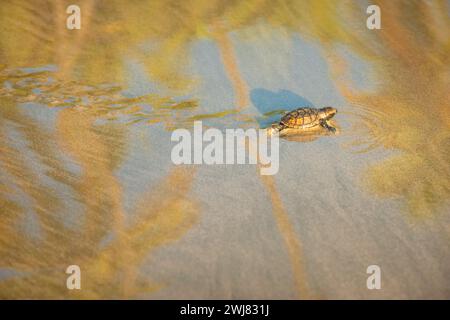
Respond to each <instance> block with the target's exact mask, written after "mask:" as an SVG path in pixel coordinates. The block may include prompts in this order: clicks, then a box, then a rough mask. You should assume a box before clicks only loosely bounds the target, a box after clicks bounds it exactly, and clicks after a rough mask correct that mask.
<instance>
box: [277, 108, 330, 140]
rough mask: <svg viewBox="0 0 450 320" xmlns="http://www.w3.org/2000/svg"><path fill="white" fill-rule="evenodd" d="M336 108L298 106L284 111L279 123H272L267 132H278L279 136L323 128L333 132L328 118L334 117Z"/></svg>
mask: <svg viewBox="0 0 450 320" xmlns="http://www.w3.org/2000/svg"><path fill="white" fill-rule="evenodd" d="M336 113H337V110H336V109H335V108H332V107H325V108H320V109H316V108H308V107H305V108H298V109H296V110H293V111H290V112H288V113H286V114H285V115H284V116H283V117H282V118H281V120H280V122H279V123H276V124H273V125H272V126H271V127H270V128H269V129H268V130H269V134H273V133H274V132H278V134H279V135H280V136H284V135H288V134H301V133H302V132H306V131H312V130H317V129H321V128H325V129H326V130H328V131H329V132H332V133H335V132H336V128H335V127H333V126H331V124H330V123H329V120H330V119H331V118H333V117H334V115H335V114H336Z"/></svg>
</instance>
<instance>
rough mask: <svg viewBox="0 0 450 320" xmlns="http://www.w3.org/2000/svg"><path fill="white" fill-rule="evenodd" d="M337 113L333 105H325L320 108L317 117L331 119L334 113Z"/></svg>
mask: <svg viewBox="0 0 450 320" xmlns="http://www.w3.org/2000/svg"><path fill="white" fill-rule="evenodd" d="M336 113H337V110H336V109H335V108H333V107H325V108H322V109H320V111H319V117H320V118H321V119H326V120H327V119H331V118H333V117H334V115H335V114H336Z"/></svg>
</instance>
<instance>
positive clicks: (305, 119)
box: [280, 108, 320, 129]
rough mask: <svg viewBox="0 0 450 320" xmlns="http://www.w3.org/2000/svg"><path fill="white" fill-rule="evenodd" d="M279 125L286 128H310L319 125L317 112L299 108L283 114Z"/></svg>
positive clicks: (311, 109)
mask: <svg viewBox="0 0 450 320" xmlns="http://www.w3.org/2000/svg"><path fill="white" fill-rule="evenodd" d="M280 123H281V124H282V125H284V126H286V127H287V128H294V129H300V128H310V127H315V126H317V125H319V124H320V119H319V112H318V110H317V109H313V108H299V109H296V110H294V111H291V112H289V113H287V114H285V115H284V116H283V117H282V118H281V121H280Z"/></svg>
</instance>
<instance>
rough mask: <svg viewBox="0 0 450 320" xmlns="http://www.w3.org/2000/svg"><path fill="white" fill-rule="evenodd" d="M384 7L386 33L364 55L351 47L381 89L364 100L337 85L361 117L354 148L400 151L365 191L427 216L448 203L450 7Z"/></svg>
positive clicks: (381, 165)
mask: <svg viewBox="0 0 450 320" xmlns="http://www.w3.org/2000/svg"><path fill="white" fill-rule="evenodd" d="M381 5H382V6H383V8H385V9H384V11H383V30H382V31H380V32H379V33H375V36H374V37H373V38H372V39H371V41H367V46H366V47H364V48H360V47H358V46H353V45H352V43H351V42H350V43H349V47H350V48H351V49H354V50H355V52H357V53H359V54H360V55H362V56H364V57H366V58H367V59H368V61H369V62H370V63H371V64H372V67H373V68H374V70H375V72H376V75H377V78H378V79H379V86H378V88H377V89H376V90H375V92H370V93H364V92H357V91H355V90H353V89H351V84H349V83H346V82H345V81H340V82H338V83H339V87H340V90H341V93H342V94H343V95H344V96H345V97H346V99H347V100H348V101H349V102H350V103H353V104H354V108H355V110H356V113H357V114H358V116H357V118H356V119H355V120H356V121H355V122H354V127H353V130H354V132H355V136H359V138H358V139H357V140H356V141H355V144H356V145H359V148H363V149H360V150H363V151H370V150H373V149H375V148H384V149H387V150H392V151H394V152H395V154H394V155H392V156H391V157H389V158H388V159H386V160H382V161H379V162H378V163H375V164H373V165H370V166H369V168H368V169H367V172H366V173H365V178H364V180H365V181H367V182H366V183H367V187H368V188H369V189H370V190H371V191H373V192H374V193H375V194H377V195H379V196H382V197H392V198H399V199H404V200H405V201H406V205H407V209H408V211H409V212H411V213H413V214H414V215H416V216H430V215H431V214H433V213H436V212H438V211H439V209H440V208H441V205H442V204H446V203H447V204H448V199H449V197H450V91H449V90H448V89H449V88H450V19H449V17H448V2H445V1H436V2H433V4H431V3H427V2H423V1H420V2H411V3H409V2H408V3H407V2H392V1H385V2H381ZM341 62H342V61H341ZM337 73H339V72H337Z"/></svg>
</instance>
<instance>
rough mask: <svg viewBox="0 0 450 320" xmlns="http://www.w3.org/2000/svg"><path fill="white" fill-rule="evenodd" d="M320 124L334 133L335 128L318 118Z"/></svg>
mask: <svg viewBox="0 0 450 320" xmlns="http://www.w3.org/2000/svg"><path fill="white" fill-rule="evenodd" d="M320 125H321V126H322V127H324V128H325V129H327V130H328V131H330V132H332V133H336V128H335V127H332V126H330V125H329V123H328V122H327V121H326V120H320Z"/></svg>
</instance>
